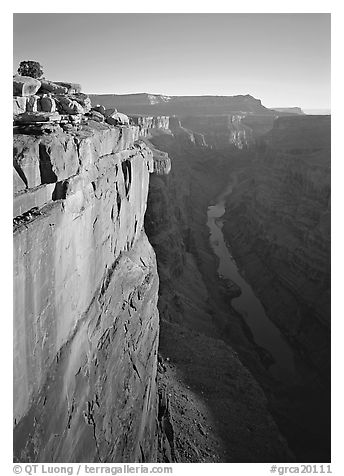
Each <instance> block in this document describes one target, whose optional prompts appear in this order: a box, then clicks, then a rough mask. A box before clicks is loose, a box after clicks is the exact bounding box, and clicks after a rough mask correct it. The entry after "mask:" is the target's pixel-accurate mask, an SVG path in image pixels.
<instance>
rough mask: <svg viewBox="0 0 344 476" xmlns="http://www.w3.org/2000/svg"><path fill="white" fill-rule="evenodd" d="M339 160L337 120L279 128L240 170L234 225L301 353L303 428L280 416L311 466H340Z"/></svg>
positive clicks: (298, 385)
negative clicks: (334, 245)
mask: <svg viewBox="0 0 344 476" xmlns="http://www.w3.org/2000/svg"><path fill="white" fill-rule="evenodd" d="M330 157H331V150H330V117H329V116H301V115H300V116H296V117H293V118H291V117H290V118H286V117H285V118H279V119H277V120H276V121H275V123H274V127H273V129H272V130H271V131H270V132H269V133H268V134H266V135H265V136H264V137H262V138H261V141H260V143H259V144H258V146H257V149H256V152H255V154H254V155H253V157H252V160H251V162H250V164H248V166H246V167H244V168H242V167H241V168H240V167H239V168H238V169H237V170H236V172H235V176H236V180H237V182H236V186H235V188H234V191H233V193H232V194H231V195H230V196H229V197H228V199H227V204H226V210H227V211H226V214H225V224H224V234H225V238H226V239H227V240H228V242H229V243H230V246H231V251H232V253H233V256H234V258H235V260H236V262H237V264H238V266H239V268H240V270H241V271H242V272H243V273H244V276H245V278H246V279H247V280H248V281H249V283H250V285H251V286H252V287H253V289H254V291H255V293H256V295H257V296H258V297H259V299H260V300H261V302H262V304H263V305H264V307H265V309H266V312H267V314H268V316H269V318H270V319H271V320H272V321H273V322H274V323H275V324H276V325H277V326H278V327H279V329H280V330H281V332H282V334H283V335H284V336H285V337H286V338H287V339H288V341H289V342H290V343H291V344H292V346H293V348H294V349H295V356H296V358H295V366H296V370H297V378H296V379H295V384H294V388H293V389H292V388H291V389H290V390H289V391H288V392H287V400H286V402H288V400H289V402H291V403H289V404H287V405H288V406H289V415H291V414H292V413H291V409H292V407H293V406H294V410H295V412H296V413H295V416H294V418H295V421H297V425H295V424H294V425H293V424H290V417H289V418H288V417H287V416H286V415H284V416H283V412H284V410H283V406H284V405H283V403H282V402H278V401H277V402H275V403H273V407H274V408H275V413H274V414H275V415H276V416H277V418H279V420H280V422H281V428H282V429H283V428H284V431H285V434H286V436H287V437H288V441H290V443H291V444H292V446H293V449H295V451H296V453H297V457H298V458H299V459H301V458H303V460H304V461H306V460H314V458H318V461H329V459H330V440H331V428H330V425H331V417H330V415H331V388H330V377H331V372H330V368H331V367H330V365H331V347H330V345H331V339H330V317H331V306H330V303H331V300H330V292H331V289H330V277H331V267H330V250H331V242H330V231H331V226H330V225H331V223H330V183H331V182H330ZM295 404H296V405H295ZM305 435H307V438H305Z"/></svg>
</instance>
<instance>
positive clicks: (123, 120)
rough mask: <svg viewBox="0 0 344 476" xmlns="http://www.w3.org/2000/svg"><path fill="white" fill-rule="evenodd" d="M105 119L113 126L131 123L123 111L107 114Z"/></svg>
mask: <svg viewBox="0 0 344 476" xmlns="http://www.w3.org/2000/svg"><path fill="white" fill-rule="evenodd" d="M105 121H106V122H107V123H108V124H111V125H112V126H123V125H129V118H128V116H126V115H125V114H122V113H121V112H114V113H112V114H111V115H110V116H107V117H106V119H105Z"/></svg>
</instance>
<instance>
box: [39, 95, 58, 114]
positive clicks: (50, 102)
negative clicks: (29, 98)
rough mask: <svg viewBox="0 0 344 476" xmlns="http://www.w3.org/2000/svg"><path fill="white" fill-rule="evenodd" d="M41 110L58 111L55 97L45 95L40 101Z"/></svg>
mask: <svg viewBox="0 0 344 476" xmlns="http://www.w3.org/2000/svg"><path fill="white" fill-rule="evenodd" d="M39 106H40V110H41V111H43V112H55V111H56V101H55V99H54V98H52V97H49V96H44V97H42V98H41V99H40V101H39Z"/></svg>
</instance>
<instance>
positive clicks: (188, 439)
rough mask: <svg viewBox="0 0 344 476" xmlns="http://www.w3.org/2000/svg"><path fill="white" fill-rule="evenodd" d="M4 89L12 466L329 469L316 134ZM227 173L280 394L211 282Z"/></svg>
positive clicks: (218, 101) (162, 106)
mask: <svg viewBox="0 0 344 476" xmlns="http://www.w3.org/2000/svg"><path fill="white" fill-rule="evenodd" d="M15 81H16V89H15V93H16V96H15V98H14V110H15V115H14V124H15V128H14V132H15V134H14V250H15V255H14V292H15V310H14V314H15V316H14V320H15V322H14V329H15V335H14V397H15V401H14V418H15V420H14V454H15V459H16V460H17V461H20V462H39V461H49V462H62V461H64V462H65V461H69V462H79V461H80V462H81V461H84V462H87V461H90V462H91V461H92V462H129V461H131V462H139V461H144V462H154V461H158V462H267V461H276V462H277V461H294V460H295V456H294V453H295V454H296V457H297V459H298V460H299V461H309V460H312V461H315V460H317V458H320V459H319V461H324V460H326V459H327V458H328V448H327V446H326V445H327V437H328V422H329V419H328V418H327V416H326V411H322V409H321V405H323V406H324V407H326V409H327V407H328V405H327V403H328V392H327V387H326V383H325V384H324V380H325V381H326V377H327V376H328V340H327V338H328V331H327V329H328V296H329V293H328V281H329V272H328V245H329V223H328V220H329V206H328V203H329V184H328V179H329V167H328V165H329V164H328V158H329V149H328V142H329V124H328V118H323V119H319V118H314V117H313V118H309V117H307V116H301V115H300V116H288V117H280V118H277V120H275V119H276V117H277V116H278V114H276V112H273V111H269V110H268V109H266V108H264V106H262V105H261V103H260V101H259V100H256V99H255V98H252V97H251V96H236V97H227V98H223V97H202V98H196V97H181V98H177V97H169V96H161V95H146V94H139V95H128V96H115V95H111V97H110V99H111V98H112V99H113V101H112V102H111V101H110V99H109V97H105V98H101V96H97V97H95V98H92V100H94V101H96V102H97V105H93V107H91V105H90V102H89V98H88V97H87V96H86V95H83V93H81V89H80V87H79V85H76V84H70V83H51V82H48V81H46V82H39V84H37V83H34V84H33V83H32V82H31V81H30V80H27V79H23V78H15ZM99 98H101V100H100V99H99ZM103 99H104V102H103V104H102V100H103ZM105 106H106V107H105ZM116 106H118V107H120V109H121V111H124V112H126V113H130V117H128V116H126V115H125V114H124V113H123V112H118V111H117V109H115V108H114V107H116ZM32 107H34V109H35V110H32ZM46 108H47V109H49V110H48V111H46V110H45V109H46ZM209 111H211V113H210V112H209ZM233 175H234V176H235V177H236V179H237V181H236V188H235V189H234V191H233V193H232V195H231V197H230V198H228V200H227V211H226V215H225V224H224V232H225V234H226V237H227V238H228V240H229V241H230V244H231V250H232V252H233V254H234V256H235V259H236V261H237V263H238V265H239V266H241V267H242V270H243V272H244V273H245V276H247V279H248V280H250V284H251V285H252V287H253V288H254V290H255V292H256V294H257V295H258V296H259V298H260V299H261V300H262V303H263V304H264V306H265V307H266V309H267V312H268V314H269V317H270V318H271V319H272V320H274V321H275V322H276V323H277V325H278V327H279V328H280V329H281V331H282V332H283V333H284V334H285V336H286V337H287V338H288V339H289V340H290V342H291V343H292V345H293V346H294V348H295V349H296V350H297V352H298V354H297V360H298V361H299V362H300V364H299V367H300V369H299V373H298V374H297V375H296V376H295V379H294V381H293V382H289V381H286V382H284V381H278V380H276V379H275V378H274V376H273V375H272V374H271V373H270V372H269V366H270V365H271V359H270V358H269V352H268V351H267V350H266V349H263V348H262V347H260V346H259V345H257V343H256V342H255V340H254V337H253V333H252V331H251V329H250V327H249V325H248V324H247V323H246V321H245V317H244V316H243V315H241V314H240V313H239V312H238V311H236V310H235V308H234V307H233V306H232V300H233V299H234V298H235V297H236V296H238V294H240V288H239V287H238V285H236V284H235V283H233V282H231V281H230V280H225V279H223V278H222V277H221V276H220V275H219V274H218V266H219V261H218V258H217V257H216V256H215V254H214V252H213V250H212V247H211V244H210V241H209V229H208V227H207V209H208V207H209V205H210V204H212V203H213V201H214V200H215V199H216V197H217V196H218V195H219V193H220V192H221V191H222V190H224V189H225V188H227V186H228V181H229V179H230V177H232V176H233ZM146 233H147V236H146ZM147 237H148V238H147ZM148 240H149V241H148ZM155 256H156V258H157V259H156V258H155ZM324 329H325V331H324ZM314 414H316V415H319V416H318V417H317V419H316V420H315V419H314V418H313V417H314ZM285 437H287V438H288V441H286V439H285ZM290 447H291V448H292V451H291V450H290Z"/></svg>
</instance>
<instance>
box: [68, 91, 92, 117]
mask: <svg viewBox="0 0 344 476" xmlns="http://www.w3.org/2000/svg"><path fill="white" fill-rule="evenodd" d="M69 97H70V99H72V100H73V101H76V102H78V103H79V104H80V105H81V106H82V107H83V108H84V112H85V113H86V112H89V111H90V110H91V108H92V104H91V99H90V98H89V96H87V94H84V93H75V94H72V95H70V96H69Z"/></svg>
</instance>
